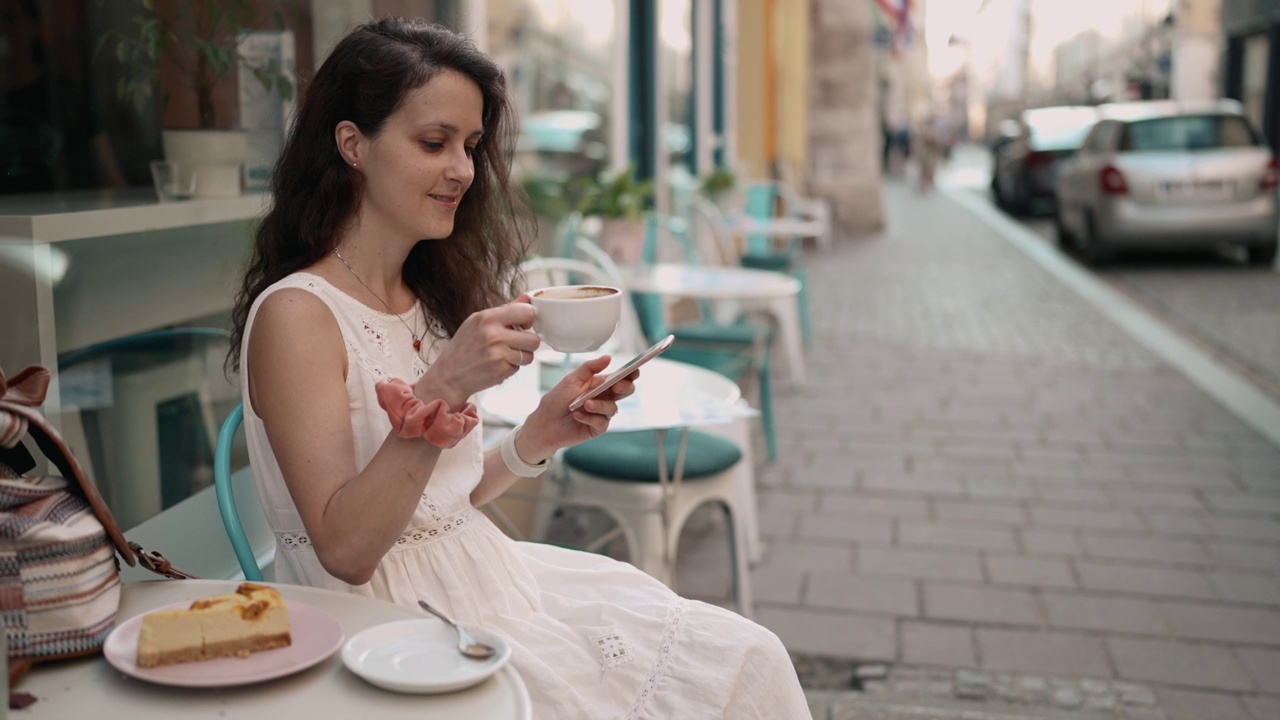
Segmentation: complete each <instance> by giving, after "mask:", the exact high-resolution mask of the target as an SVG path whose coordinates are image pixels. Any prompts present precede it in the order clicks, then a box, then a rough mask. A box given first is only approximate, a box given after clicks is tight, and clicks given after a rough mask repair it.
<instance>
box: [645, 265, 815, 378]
mask: <svg viewBox="0 0 1280 720" xmlns="http://www.w3.org/2000/svg"><path fill="white" fill-rule="evenodd" d="M620 269H621V271H622V274H623V279H624V280H625V281H626V283H627V288H628V289H630V290H631V291H632V292H640V293H652V294H654V295H663V296H667V297H682V298H693V299H697V300H737V301H741V302H744V303H749V304H758V305H763V306H764V307H766V308H767V309H768V311H769V313H770V314H772V315H773V316H774V317H775V318H777V319H778V339H779V340H781V341H782V351H783V353H784V354H785V355H786V358H787V371H788V373H789V375H790V379H791V381H792V382H793V383H796V384H800V383H803V382H804V347H803V344H802V339H801V334H800V300H799V296H800V281H799V280H797V279H796V278H793V277H791V276H790V275H785V274H783V273H778V272H772V271H769V270H754V269H752V268H743V267H729V266H724V265H682V264H678V263H658V264H655V265H627V266H624V267H622V268H620Z"/></svg>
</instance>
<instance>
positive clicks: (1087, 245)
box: [1081, 213, 1115, 268]
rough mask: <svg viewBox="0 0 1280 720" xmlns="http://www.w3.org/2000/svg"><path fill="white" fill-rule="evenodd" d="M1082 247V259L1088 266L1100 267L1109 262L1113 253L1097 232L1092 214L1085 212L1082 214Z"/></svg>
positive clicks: (1104, 239) (1096, 225) (1096, 224)
mask: <svg viewBox="0 0 1280 720" xmlns="http://www.w3.org/2000/svg"><path fill="white" fill-rule="evenodd" d="M1082 240H1083V243H1082V245H1083V247H1082V248H1081V249H1082V250H1083V252H1084V261H1085V262H1086V263H1088V264H1089V266H1090V267H1095V268H1098V267H1102V266H1103V265H1106V264H1107V263H1109V262H1111V259H1112V258H1113V257H1114V255H1115V253H1114V251H1113V250H1112V249H1111V246H1110V245H1109V244H1108V243H1107V240H1106V238H1104V237H1102V235H1101V234H1100V233H1099V232H1098V223H1097V222H1096V221H1094V219H1093V215H1092V214H1091V213H1087V214H1085V216H1084V237H1083V238H1082Z"/></svg>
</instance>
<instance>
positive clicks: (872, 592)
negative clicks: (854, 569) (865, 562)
mask: <svg viewBox="0 0 1280 720" xmlns="http://www.w3.org/2000/svg"><path fill="white" fill-rule="evenodd" d="M805 604H806V605H811V606H814V607H823V608H839V609H841V610H859V611H863V612H873V613H886V614H890V615H899V616H906V617H916V616H917V615H919V610H918V608H919V605H918V603H917V598H916V586H915V583H914V582H912V581H910V580H900V579H896V578H890V577H884V576H875V575H849V574H844V573H840V574H837V573H814V574H813V575H812V576H811V577H810V578H809V589H808V592H807V593H806V595H805Z"/></svg>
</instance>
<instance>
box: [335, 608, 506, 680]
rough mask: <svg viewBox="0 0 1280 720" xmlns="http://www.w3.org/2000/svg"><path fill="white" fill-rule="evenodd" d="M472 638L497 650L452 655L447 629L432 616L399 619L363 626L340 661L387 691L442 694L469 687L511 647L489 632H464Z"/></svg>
mask: <svg viewBox="0 0 1280 720" xmlns="http://www.w3.org/2000/svg"><path fill="white" fill-rule="evenodd" d="M467 630H468V631H469V632H470V633H471V634H472V635H473V636H475V638H476V639H477V640H479V641H480V642H482V643H486V644H488V645H492V646H493V647H494V648H496V649H497V651H498V652H497V653H495V654H494V656H493V657H491V658H488V659H485V660H473V659H471V658H468V657H465V656H464V655H463V654H462V653H460V652H458V638H457V634H456V633H455V632H454V631H453V628H451V627H449V626H448V625H445V624H444V623H443V622H441V621H439V620H437V619H435V618H422V619H420V620H400V621H397V622H390V623H384V624H382V625H375V626H373V627H371V628H368V629H366V630H364V631H362V632H360V633H358V634H357V635H356V636H355V637H352V638H351V639H350V640H348V641H347V644H346V645H345V646H343V648H342V662H343V663H344V664H346V666H347V668H348V669H350V670H351V672H353V673H355V674H356V675H359V676H360V677H362V678H364V679H365V680H366V681H368V682H369V683H371V684H373V685H377V686H378V687H381V688H385V689H387V690H395V691H396V692H403V693H444V692H452V691H454V690H461V689H463V688H468V687H471V686H472V685H476V684H478V683H480V682H481V681H483V680H485V679H486V678H488V677H489V676H490V675H493V674H494V673H495V672H497V671H498V670H500V669H501V668H502V666H503V665H506V664H507V661H508V660H510V659H511V643H509V642H507V638H506V637H505V636H503V635H501V634H500V633H497V632H495V631H493V630H485V629H483V628H470V627H468V628H467Z"/></svg>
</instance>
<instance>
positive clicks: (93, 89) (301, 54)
mask: <svg viewBox="0 0 1280 720" xmlns="http://www.w3.org/2000/svg"><path fill="white" fill-rule="evenodd" d="M462 6H463V3H462V2H461V0H374V1H373V2H367V1H365V2H356V1H353V2H345V3H343V2H332V3H323V4H321V3H312V2H310V1H309V0H253V1H252V2H250V3H248V4H247V6H246V7H247V9H246V10H245V11H244V12H242V13H241V12H240V11H238V10H235V8H237V7H239V4H238V3H228V2H218V1H216V0H196V1H191V2H189V1H188V0H156V1H155V2H151V3H143V2H142V1H141V0H0V47H2V48H5V49H7V52H6V53H5V54H4V57H3V59H2V60H0V90H2V91H3V92H2V93H0V158H2V160H0V163H3V164H2V166H0V193H3V194H15V193H48V192H60V191H67V190H87V189H101V188H113V187H116V188H122V187H127V186H149V185H151V183H152V176H151V169H150V163H151V161H153V160H159V159H161V158H162V156H163V149H162V144H161V131H162V130H163V129H166V128H195V127H209V128H221V129H229V128H237V127H239V126H240V121H241V117H240V115H241V113H240V109H241V108H240V105H241V102H242V93H240V92H239V85H238V75H239V73H238V67H235V66H233V67H230V68H229V70H228V71H227V72H225V73H221V74H218V75H217V77H216V78H214V79H215V82H212V83H200V82H197V81H196V79H197V73H196V72H195V70H196V68H197V64H198V63H199V62H201V61H202V58H201V57H200V56H199V55H197V54H194V53H192V54H187V55H183V54H181V53H179V52H167V51H166V52H163V53H162V54H161V57H160V59H159V62H158V63H157V62H156V61H154V60H152V59H151V58H149V57H148V56H147V54H146V53H145V52H135V51H136V50H138V49H139V48H141V47H143V46H145V44H146V43H148V42H150V39H149V38H148V37H147V36H146V35H145V34H144V33H145V31H144V30H143V28H144V27H146V25H144V23H146V22H147V21H149V20H153V19H155V18H157V17H158V18H161V19H165V20H179V21H180V22H183V23H187V24H188V25H189V26H191V27H209V26H210V23H209V20H210V19H211V18H213V17H215V16H220V17H226V16H227V14H228V13H239V14H236V15H235V17H234V20H235V21H236V22H235V25H234V27H235V28H242V29H245V30H257V31H261V32H265V33H287V34H288V35H289V40H290V47H291V50H292V58H293V61H294V64H295V66H296V75H297V78H300V79H303V80H305V79H306V78H309V77H310V76H311V74H312V73H313V72H314V70H315V66H316V59H317V58H318V57H321V56H322V55H323V53H324V52H327V50H328V48H329V47H330V46H331V44H332V42H333V41H334V40H336V38H337V37H338V36H340V35H341V34H342V33H343V32H345V31H346V30H347V29H349V28H350V27H351V26H353V25H354V24H356V23H358V22H360V21H361V20H364V19H366V18H367V17H369V16H370V15H372V16H375V17H377V16H381V15H403V16H409V17H421V18H424V19H427V20H431V21H435V22H441V23H442V24H446V25H448V26H451V27H452V26H456V25H457V23H458V22H459V19H460V17H461V13H462ZM218 27H220V32H225V31H226V30H227V28H229V27H233V26H232V25H230V24H225V23H224V24H222V25H220V26H218ZM195 45H196V44H195V43H187V42H180V43H170V44H169V45H168V46H166V50H168V49H175V50H181V49H187V50H190V49H191V47H194V46H195ZM207 59H208V57H207V56H206V58H203V60H206V61H207ZM206 64H207V63H206ZM131 80H133V82H131ZM202 85H207V87H202V88H201V89H202V90H207V92H196V90H195V88H196V87H197V86H202Z"/></svg>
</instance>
